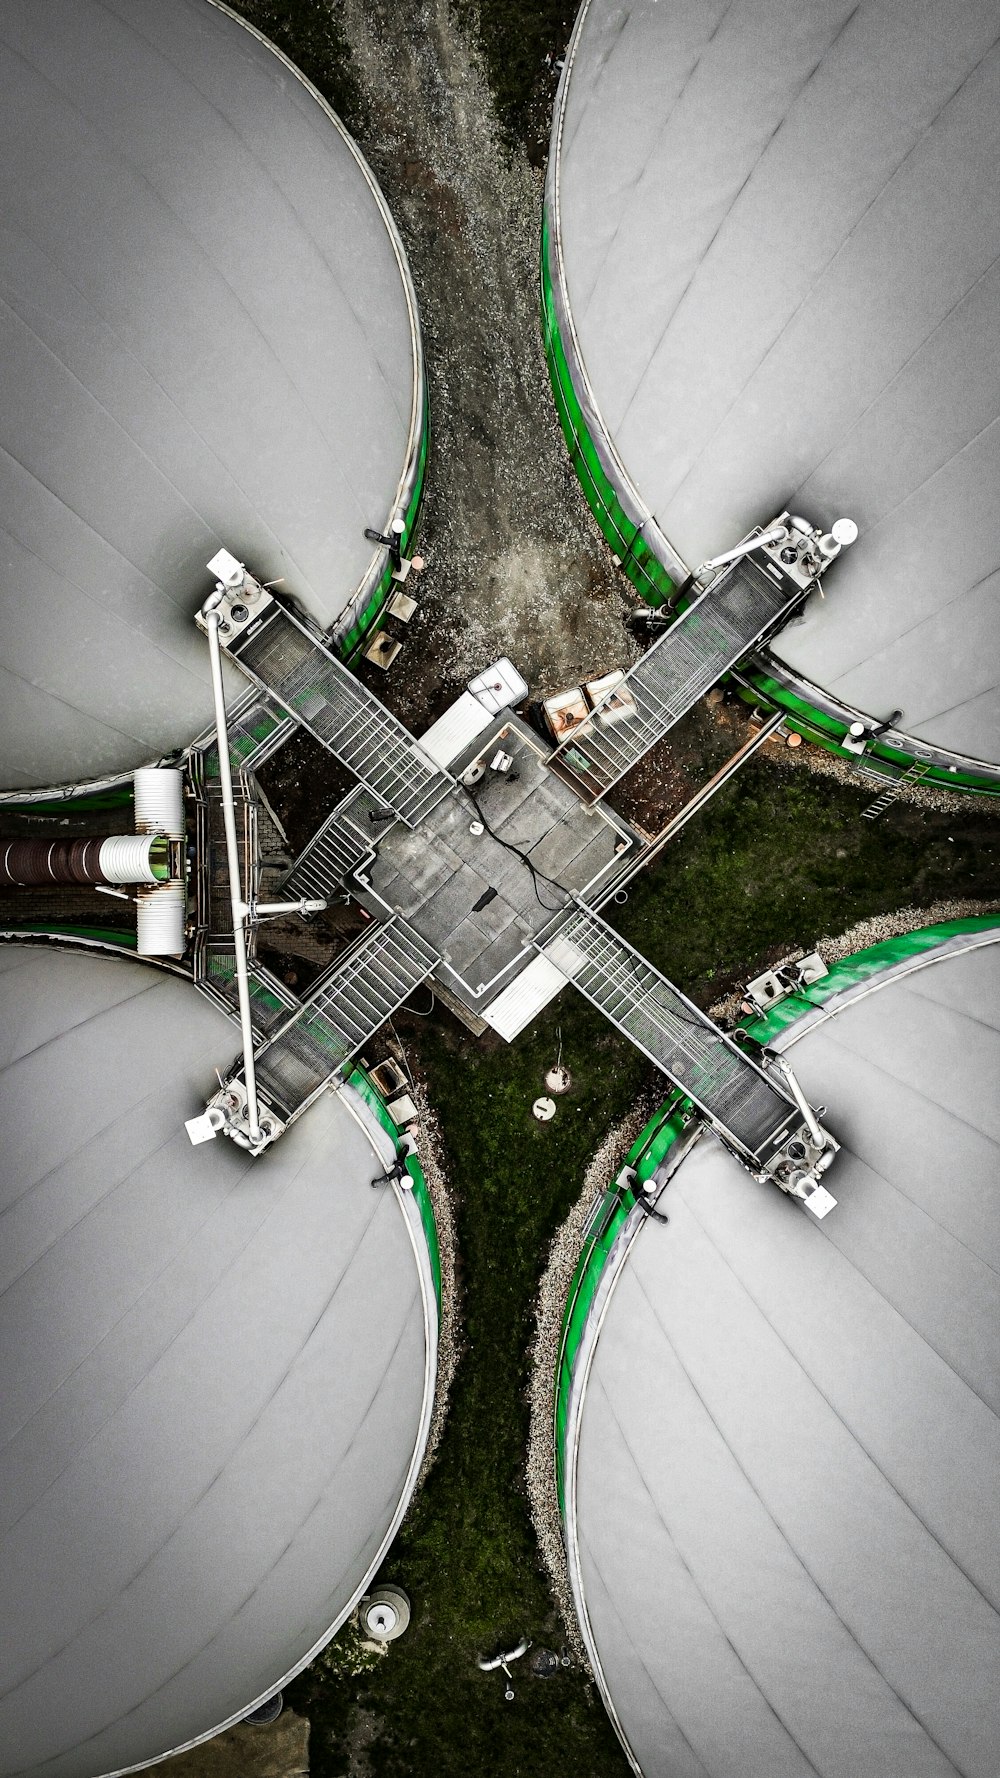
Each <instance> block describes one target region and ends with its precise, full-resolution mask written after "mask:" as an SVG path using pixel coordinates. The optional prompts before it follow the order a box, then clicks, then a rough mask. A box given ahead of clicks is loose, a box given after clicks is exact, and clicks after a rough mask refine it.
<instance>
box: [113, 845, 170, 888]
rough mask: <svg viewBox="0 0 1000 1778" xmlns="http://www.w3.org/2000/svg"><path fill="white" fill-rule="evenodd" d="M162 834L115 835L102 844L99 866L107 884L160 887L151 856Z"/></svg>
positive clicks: (164, 880) (160, 880)
mask: <svg viewBox="0 0 1000 1778" xmlns="http://www.w3.org/2000/svg"><path fill="white" fill-rule="evenodd" d="M159 838H160V836H159V834H149V833H116V834H112V836H111V838H110V839H107V840H102V841H101V850H100V852H99V854H98V866H99V869H100V872H101V875H102V877H103V878H104V881H105V882H106V883H160V882H166V880H167V879H166V877H165V876H162V877H161V876H160V874H159V873H158V872H157V870H156V869H155V867H154V865H153V863H152V858H151V853H152V851H153V846H154V844H155V842H156V840H157V839H159Z"/></svg>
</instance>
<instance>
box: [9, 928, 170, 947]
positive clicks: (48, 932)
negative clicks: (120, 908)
mask: <svg viewBox="0 0 1000 1778" xmlns="http://www.w3.org/2000/svg"><path fill="white" fill-rule="evenodd" d="M4 931H5V932H7V933H12V934H13V935H14V936H15V937H17V938H19V937H22V936H23V937H30V936H32V935H34V936H36V937H43V938H66V939H74V938H85V939H87V940H89V942H90V943H92V944H101V945H108V946H110V947H112V948H114V949H118V950H125V951H134V950H135V947H136V944H137V943H138V940H137V938H136V935H135V933H134V932H114V931H112V930H111V929H110V928H109V927H105V926H54V925H34V926H5V927H4Z"/></svg>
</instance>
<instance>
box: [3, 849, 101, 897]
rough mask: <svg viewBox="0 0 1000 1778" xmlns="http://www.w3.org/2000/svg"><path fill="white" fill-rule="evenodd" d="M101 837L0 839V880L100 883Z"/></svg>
mask: <svg viewBox="0 0 1000 1778" xmlns="http://www.w3.org/2000/svg"><path fill="white" fill-rule="evenodd" d="M103 881H104V878H103V877H102V875H101V841H100V840H99V839H98V840H2V841H0V884H3V885H4V886H9V885H11V884H16V885H17V886H18V887H24V888H29V887H39V886H40V885H42V884H44V883H103Z"/></svg>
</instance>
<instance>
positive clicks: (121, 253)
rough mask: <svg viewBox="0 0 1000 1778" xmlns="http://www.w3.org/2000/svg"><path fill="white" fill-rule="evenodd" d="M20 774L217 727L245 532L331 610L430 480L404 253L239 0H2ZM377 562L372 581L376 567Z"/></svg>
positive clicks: (9, 589) (3, 653) (148, 750)
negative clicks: (233, 1)
mask: <svg viewBox="0 0 1000 1778" xmlns="http://www.w3.org/2000/svg"><path fill="white" fill-rule="evenodd" d="M0 51H2V53H0V92H2V105H0V115H2V119H3V121H2V124H0V132H2V154H0V224H2V234H3V265H4V300H3V310H2V320H0V326H2V339H3V357H4V394H5V399H4V402H3V404H2V415H0V507H2V519H0V560H2V566H0V658H2V666H0V710H2V715H0V760H2V765H0V781H2V782H3V784H4V785H6V786H7V787H9V788H20V787H22V786H36V785H40V784H51V783H53V782H55V781H56V780H57V779H58V778H59V775H60V774H61V773H65V770H66V762H67V760H75V762H76V776H77V781H82V780H83V779H85V778H88V777H98V776H100V775H101V774H103V773H109V772H112V771H115V770H123V771H124V770H129V769H131V768H132V767H134V766H136V765H142V764H144V763H146V762H147V761H148V760H149V759H151V758H155V757H156V756H157V755H159V754H161V753H163V752H165V751H167V750H169V749H171V748H173V747H175V746H178V745H181V744H183V743H186V742H187V741H188V740H190V738H191V736H192V735H193V734H195V733H196V732H197V731H198V730H199V729H201V728H203V727H204V726H205V725H206V723H207V722H208V721H210V719H211V713H212V699H211V690H210V684H209V670H208V657H207V650H206V647H205V642H204V638H203V637H202V636H200V635H199V634H198V632H197V630H196V629H195V626H194V623H193V621H192V618H193V613H194V611H195V609H196V607H197V606H198V605H199V604H200V603H201V601H202V600H203V599H204V597H205V596H206V594H207V593H208V592H209V591H210V590H211V584H212V583H211V578H210V576H209V575H208V574H207V572H206V569H205V563H206V562H207V561H208V560H209V559H210V557H212V556H213V555H214V554H215V553H216V551H217V550H218V549H219V547H220V545H221V546H225V547H226V548H227V549H229V550H231V551H232V552H233V553H234V554H236V555H238V556H239V557H240V559H241V560H245V561H246V563H247V565H248V566H249V567H251V568H252V570H253V572H254V573H255V574H257V575H258V576H259V577H260V578H261V579H262V580H266V581H270V580H275V579H279V578H280V579H281V581H282V591H283V592H284V593H287V594H290V595H292V596H293V597H294V598H295V599H297V600H299V601H300V602H301V604H302V606H303V607H304V608H305V609H306V610H307V611H308V612H309V613H310V615H311V616H312V617H313V618H314V619H316V620H317V621H318V622H319V623H320V624H321V625H322V626H323V627H324V628H327V627H329V626H338V627H340V628H344V627H348V626H349V625H350V623H351V622H353V620H354V617H355V616H356V615H357V613H358V608H359V602H360V604H364V602H365V601H366V600H367V598H368V597H369V596H370V595H371V593H372V591H373V588H374V586H375V585H376V583H377V580H378V575H379V573H380V572H381V569H382V567H383V565H384V551H383V552H381V553H376V552H373V549H372V545H371V544H370V543H368V542H366V540H365V537H364V528H365V526H366V525H368V526H374V527H376V528H384V527H385V525H386V524H387V522H388V520H389V518H390V516H391V515H392V514H393V512H394V511H395V510H396V509H397V507H399V508H402V507H406V506H407V505H408V503H409V502H410V501H411V499H412V496H413V494H414V488H415V482H416V478H417V476H418V473H419V470H418V463H419V453H420V445H421V438H422V429H423V371H422V360H421V352H420V340H419V332H418V327H417V321H416V313H415V305H414V299H413V293H412V287H411V283H410V277H409V272H408V269H407V266H406V261H405V257H404V255H403V250H402V247H401V244H400V241H399V238H398V235H397V233H396V230H395V227H394V225H393V223H392V220H391V218H390V216H389V213H388V211H387V209H386V206H385V202H384V200H383V198H382V196H381V194H380V192H379V190H378V187H377V185H376V183H375V181H374V179H373V177H372V174H371V172H370V170H369V169H368V167H367V165H366V164H365V162H364V160H363V159H362V157H361V155H360V153H359V152H358V150H357V148H356V146H355V145H354V143H353V142H352V141H351V139H350V137H349V136H348V135H347V133H346V131H345V130H344V129H343V127H342V126H341V125H340V123H339V122H338V120H337V119H336V117H335V116H334V115H333V113H332V112H331V111H330V109H329V108H328V107H327V106H326V105H325V104H324V102H323V101H322V100H321V99H320V98H319V96H318V94H317V93H316V92H315V91H314V90H313V89H312V88H311V87H310V86H309V85H308V84H307V83H306V82H305V81H304V80H303V79H302V77H301V76H299V75H298V73H297V72H296V70H295V69H294V68H293V67H292V65H291V63H289V62H288V61H287V59H286V58H285V57H284V56H282V55H281V54H280V53H279V52H278V51H277V50H275V49H274V48H273V47H272V46H271V45H270V44H268V43H267V42H266V41H265V40H264V39H263V38H262V37H261V36H260V35H259V34H257V33H255V32H253V31H251V30H250V29H249V28H248V27H246V26H245V25H243V24H242V23H241V22H240V21H239V20H238V19H237V18H236V17H235V15H234V14H232V13H230V12H229V11H228V10H227V9H226V8H224V7H220V6H218V5H216V4H215V3H214V0H45V4H44V5H38V4H37V0H0ZM373 576H374V580H373Z"/></svg>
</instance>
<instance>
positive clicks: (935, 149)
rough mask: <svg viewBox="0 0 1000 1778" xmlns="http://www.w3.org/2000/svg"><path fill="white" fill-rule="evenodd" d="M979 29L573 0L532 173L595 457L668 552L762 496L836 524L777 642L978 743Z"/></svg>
mask: <svg viewBox="0 0 1000 1778" xmlns="http://www.w3.org/2000/svg"><path fill="white" fill-rule="evenodd" d="M998 30H1000V21H998V15H997V8H996V5H995V0H960V3H957V4H955V5H952V6H949V7H948V8H947V11H946V12H942V10H941V8H940V7H937V6H933V5H931V4H927V3H925V0H861V4H858V3H857V0H810V3H809V4H807V5H803V4H802V0H764V3H763V4H759V3H757V0H621V3H619V0H615V3H611V0H588V3H587V4H586V5H585V6H584V8H583V11H582V14H581V19H580V22H579V25H578V34H577V37H576V39H575V42H574V45H573V50H572V59H571V61H570V62H568V63H567V68H566V72H565V75H564V85H563V91H562V95H561V105H560V108H559V110H558V111H557V119H556V129H555V132H554V136H553V155H552V160H551V162H550V172H549V191H548V196H547V208H548V212H549V219H550V225H551V226H552V229H553V233H554V238H555V248H554V253H555V260H554V264H553V276H554V278H555V280H556V283H557V296H558V298H559V300H560V301H561V303H562V304H563V305H564V307H565V316H564V323H565V337H564V345H565V347H566V351H567V355H568V357H569V361H570V365H571V370H572V374H573V376H574V379H575V380H576V381H577V383H578V386H579V388H580V390H581V400H583V402H584V406H585V409H586V408H587V407H588V406H589V410H590V413H591V415H592V416H596V418H594V419H593V429H594V430H595V432H596V434H597V435H598V437H599V435H600V434H601V433H602V432H603V434H604V439H603V446H602V448H603V449H604V450H605V453H606V455H607V456H608V458H609V459H610V460H611V462H612V469H611V476H612V480H613V481H615V482H616V483H617V485H618V486H619V487H621V486H627V487H630V488H631V490H632V492H633V494H634V495H635V498H636V502H637V506H638V509H639V510H641V511H643V512H645V513H648V514H651V515H652V520H653V529H654V530H655V528H657V527H658V528H659V532H660V533H661V534H663V536H664V538H665V540H666V543H667V548H668V550H669V548H671V547H672V550H673V551H675V552H677V553H678V554H679V556H680V558H681V559H682V561H683V562H684V563H686V564H687V565H688V566H689V567H694V566H696V565H697V564H698V563H700V562H701V561H703V560H705V559H706V558H707V557H710V556H713V555H715V554H716V553H717V552H718V551H720V550H722V549H725V548H727V547H728V546H729V545H731V544H733V543H735V542H736V541H737V540H738V538H739V537H741V536H742V535H744V534H745V533H746V532H747V531H748V530H749V529H750V527H751V526H752V525H754V524H758V523H761V524H763V523H765V522H766V521H767V520H768V519H770V518H772V517H773V516H774V515H775V513H776V512H777V511H779V510H780V509H781V508H782V507H784V506H789V507H790V508H791V510H792V511H793V512H798V511H801V512H802V513H804V514H805V516H807V517H809V518H810V519H812V520H814V521H818V522H822V523H823V524H825V525H828V524H830V523H831V522H832V521H833V520H835V519H836V518H838V517H841V516H844V515H846V516H848V517H850V518H853V519H855V520H856V521H857V523H858V525H859V526H860V531H861V535H860V539H859V541H858V543H857V544H856V545H855V547H854V548H853V550H851V551H850V552H849V553H848V554H846V555H845V556H844V557H843V558H842V559H841V560H840V561H839V562H838V563H837V565H836V568H835V570H833V571H832V572H831V574H830V576H829V582H828V586H827V589H826V590H827V597H826V601H825V603H820V602H819V601H814V602H813V605H812V607H811V609H810V610H809V612H808V614H807V616H806V618H805V621H804V622H803V623H801V624H800V625H793V626H792V627H790V628H788V629H787V630H785V631H784V632H783V634H782V635H781V636H780V637H779V639H778V641H777V642H776V644H775V645H774V652H775V653H776V654H777V656H778V657H779V658H780V660H781V661H783V662H785V663H787V664H788V666H789V667H790V668H791V669H793V670H794V672H795V673H796V674H797V675H801V676H802V678H803V679H804V680H805V681H807V682H811V683H812V684H813V685H815V686H818V687H821V688H823V690H824V691H825V692H826V693H827V694H829V696H831V697H832V698H834V699H835V700H836V702H837V703H838V705H840V706H842V707H851V708H856V709H860V710H862V711H865V712H869V713H873V714H875V715H879V716H884V715H886V714H888V712H889V710H890V709H891V708H892V707H893V706H897V707H901V708H902V710H903V720H902V723H901V724H900V727H902V728H903V729H904V730H905V731H906V733H907V734H909V735H912V736H915V737H918V738H920V739H922V740H923V741H925V742H926V743H929V744H934V745H936V746H938V747H940V748H942V749H946V750H951V751H955V752H957V753H959V754H962V755H965V756H969V757H972V758H979V759H983V760H986V761H992V762H997V761H1000V697H998V692H997V688H998V667H1000V517H998V514H1000V502H998V499H997V490H998V487H1000V424H998V414H1000V152H998V151H1000V48H998ZM584 386H585V387H584ZM668 565H669V560H668Z"/></svg>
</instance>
